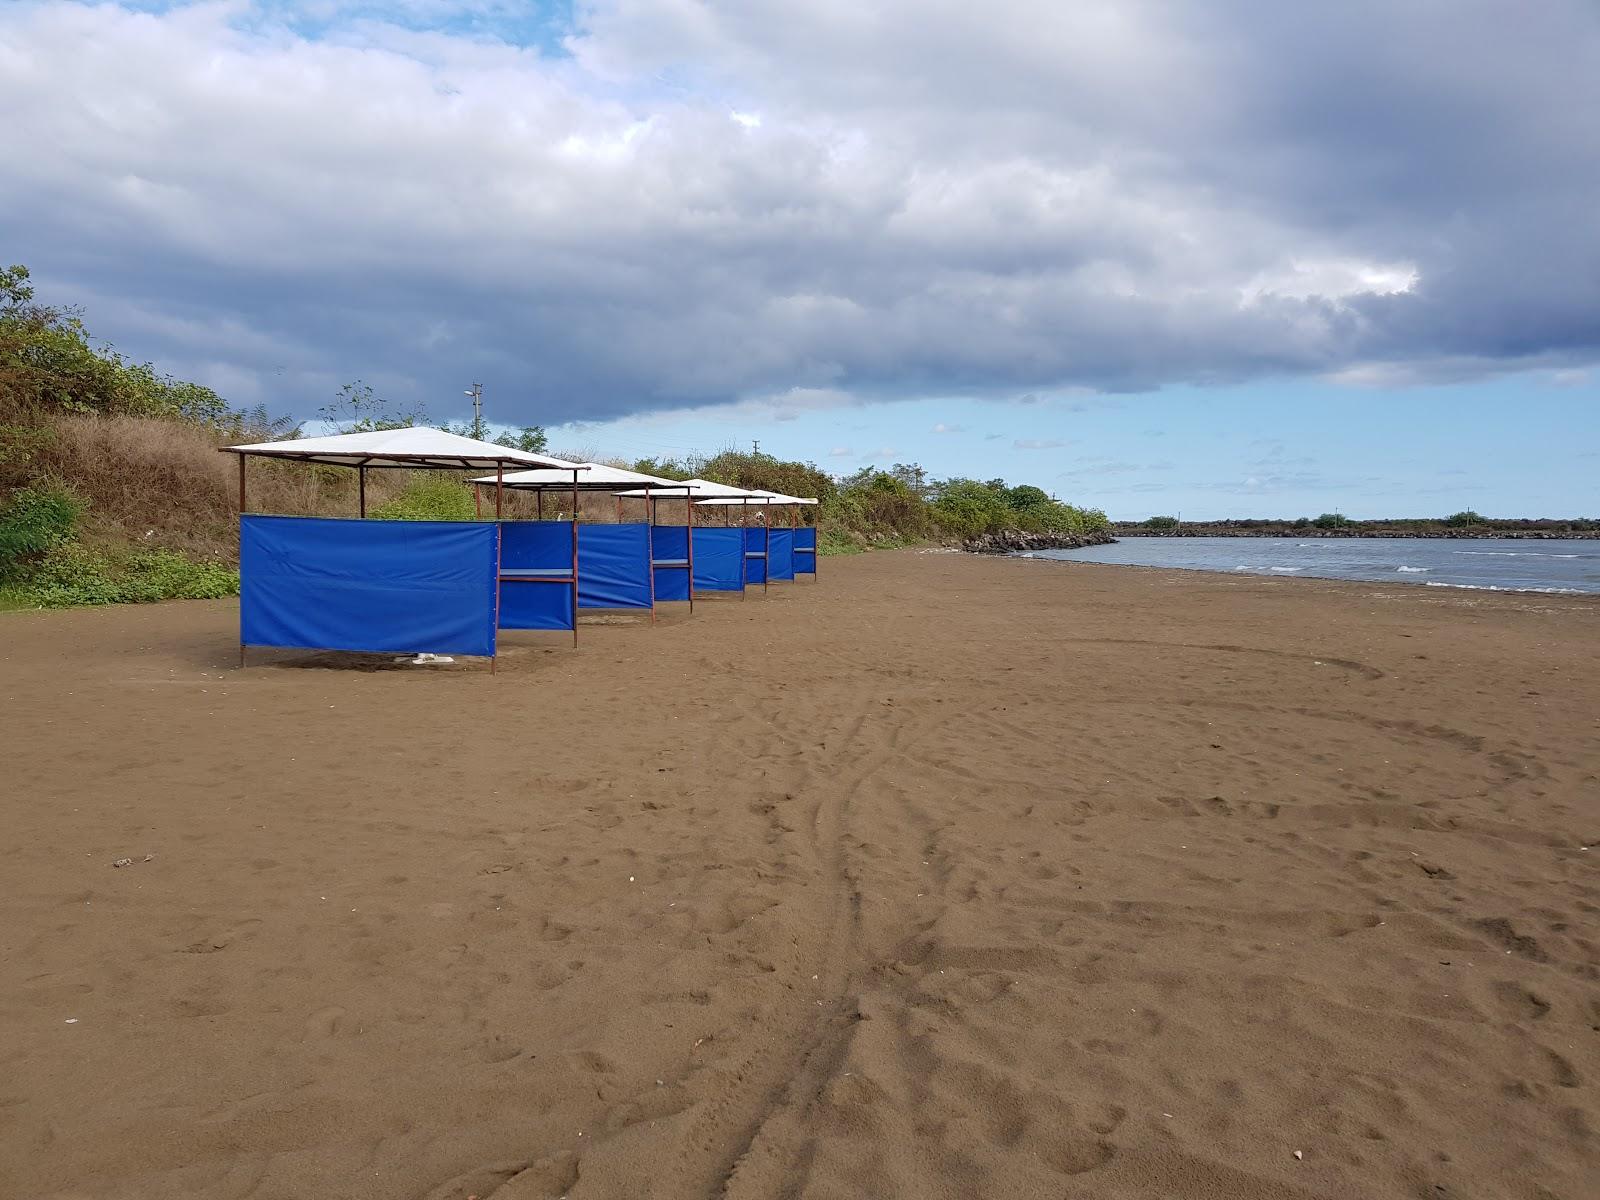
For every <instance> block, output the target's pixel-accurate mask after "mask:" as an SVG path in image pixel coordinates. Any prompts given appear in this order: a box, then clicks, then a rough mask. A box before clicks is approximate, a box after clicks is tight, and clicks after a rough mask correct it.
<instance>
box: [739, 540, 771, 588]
mask: <svg viewBox="0 0 1600 1200" xmlns="http://www.w3.org/2000/svg"><path fill="white" fill-rule="evenodd" d="M742 532H743V533H744V552H745V558H744V581H745V583H746V584H747V585H749V586H752V587H753V586H754V585H755V584H758V583H765V582H766V581H767V531H766V529H765V528H764V527H760V526H758V527H757V528H755V529H746V530H743V531H742Z"/></svg>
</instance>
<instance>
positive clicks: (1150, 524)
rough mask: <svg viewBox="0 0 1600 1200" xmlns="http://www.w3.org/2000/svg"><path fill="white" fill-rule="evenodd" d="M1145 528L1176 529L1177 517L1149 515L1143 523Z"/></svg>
mask: <svg viewBox="0 0 1600 1200" xmlns="http://www.w3.org/2000/svg"><path fill="white" fill-rule="evenodd" d="M1144 527H1145V528H1146V529H1176V528H1177V527H1178V518H1177V517H1151V518H1150V519H1149V520H1147V521H1146V522H1145V523H1144Z"/></svg>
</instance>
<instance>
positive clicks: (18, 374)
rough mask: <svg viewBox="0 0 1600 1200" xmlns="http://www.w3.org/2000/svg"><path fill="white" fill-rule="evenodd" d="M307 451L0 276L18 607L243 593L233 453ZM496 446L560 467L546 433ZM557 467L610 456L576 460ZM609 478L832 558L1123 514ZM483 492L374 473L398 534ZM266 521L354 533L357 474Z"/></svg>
mask: <svg viewBox="0 0 1600 1200" xmlns="http://www.w3.org/2000/svg"><path fill="white" fill-rule="evenodd" d="M318 418H319V420H320V421H322V422H323V423H324V424H326V425H328V426H330V427H331V428H334V429H338V430H357V429H378V428H392V427H396V426H401V425H411V424H424V423H429V422H428V420H427V416H426V414H425V413H422V412H420V411H403V410H396V409H395V408H393V407H392V406H390V405H388V404H386V403H385V402H384V401H383V400H382V399H381V398H380V397H378V396H376V395H374V393H373V391H372V389H371V388H369V387H367V386H365V385H364V384H361V383H360V382H355V383H351V384H347V385H346V386H345V387H344V388H342V389H340V390H339V392H338V393H337V394H336V395H335V396H333V397H331V398H329V400H328V402H327V404H325V405H324V406H322V407H321V408H319V410H318ZM442 427H444V428H450V429H453V430H454V431H455V432H459V433H465V434H469V435H478V436H481V435H482V434H483V432H484V431H483V430H482V429H478V430H474V429H472V428H470V427H463V426H459V425H458V426H450V425H444V426H442ZM297 433H298V426H297V424H296V422H295V421H294V420H292V419H290V418H285V417H279V416H274V415H272V414H270V413H268V412H267V411H266V410H265V409H261V408H254V409H242V410H241V409H236V408H234V407H232V406H231V405H229V403H228V402H227V401H226V400H225V399H224V398H223V397H222V396H220V395H218V394H217V393H216V392H215V391H213V390H211V389H210V388H207V387H204V386H201V385H199V384H195V383H190V382H186V381H184V380H180V379H176V378H173V377H172V376H171V375H167V374H164V373H163V372H161V371H159V370H157V369H156V368H155V367H154V366H153V365H152V364H150V363H147V362H144V363H142V362H138V361H135V360H133V359H130V358H127V357H125V356H124V355H123V354H122V353H121V352H120V351H118V350H117V349H116V348H115V347H111V346H106V345H101V344H98V343H96V341H95V339H93V338H92V336H91V335H90V333H89V330H88V327H87V325H86V324H85V320H84V316H83V314H82V313H81V312H80V311H79V310H77V309H75V308H64V307H57V306H53V305H50V304H48V303H45V302H44V301H42V300H40V299H39V298H37V297H36V295H35V291H34V287H33V284H32V281H31V279H30V277H29V274H28V271H27V269H26V268H25V267H21V266H12V267H7V268H0V608H8V607H9V608H17V607H58V606H66V605H73V604H107V603H119V602H126V601H149V600H162V599H172V598H184V597H195V598H211V597H219V596H226V595H231V594H234V593H236V592H237V590H238V573H237V569H236V567H237V553H238V524H237V516H236V511H235V510H236V496H237V482H236V475H235V467H234V463H233V461H232V458H231V457H230V456H227V455H223V454H219V453H217V450H218V448H219V447H221V446H225V445H230V444H237V443H239V442H242V441H267V440H272V439H275V438H284V437H292V436H296V435H297ZM494 440H496V441H498V442H500V443H501V444H502V445H509V446H517V447H519V448H521V449H525V450H534V451H537V450H544V449H545V448H546V445H545V443H546V438H545V434H544V430H543V429H541V428H539V427H537V426H530V427H527V428H524V429H521V430H516V431H506V432H501V433H499V434H498V435H497V436H495V438H494ZM552 453H555V454H557V455H560V456H562V457H580V458H596V457H603V456H599V455H596V454H595V453H594V452H588V453H583V454H576V453H571V452H568V453H563V451H562V449H561V448H560V447H555V448H553V449H552ZM607 461H614V462H615V463H616V465H619V466H628V467H633V468H634V469H637V470H641V471H646V472H649V473H651V474H655V475H661V476H665V477H668V478H673V479H687V478H690V477H694V476H700V477H704V478H707V479H713V480H716V481H717V482H720V483H726V484H730V485H733V486H736V487H747V488H764V489H768V490H771V491H778V492H785V493H789V494H792V495H800V496H815V497H816V498H817V499H818V500H820V501H821V504H820V506H819V507H818V509H817V510H816V518H817V523H818V525H819V540H820V545H821V548H822V550H823V552H824V553H853V552H858V551H862V550H867V549H873V548H886V547H894V546H907V545H919V544H947V545H971V544H975V543H977V542H978V541H979V540H980V539H984V538H992V537H993V536H995V535H1008V536H1009V535H1017V534H1026V535H1033V536H1039V537H1051V538H1060V539H1088V540H1105V539H1106V538H1107V536H1108V534H1107V532H1106V531H1107V530H1108V529H1109V525H1108V522H1107V521H1106V517H1105V514H1104V513H1102V512H1100V511H1098V510H1096V509H1089V508H1077V507H1074V506H1072V505H1069V504H1063V503H1060V502H1058V501H1056V500H1054V499H1053V498H1052V497H1051V496H1049V495H1048V494H1047V493H1046V492H1045V491H1044V490H1042V489H1040V488H1037V487H1033V486H1031V485H1027V484H1021V485H1016V486H1011V485H1008V484H1007V483H1006V482H1005V481H1004V480H1000V479H990V480H976V479H960V478H956V479H931V478H929V477H928V475H927V473H926V472H925V471H924V470H923V468H921V467H920V466H917V465H915V464H897V465H895V466H894V467H892V468H890V469H889V470H876V469H872V468H867V469H863V470H861V471H858V472H856V473H855V474H853V475H850V476H846V477H844V478H842V479H836V478H834V477H833V476H831V475H829V474H827V473H826V472H824V471H822V470H821V469H820V468H818V467H817V466H816V464H814V463H804V462H794V461H786V460H783V459H780V458H777V457H775V456H773V455H770V454H761V453H747V452H742V451H735V450H724V451H722V452H720V453H713V454H705V455H690V456H688V457H686V458H683V459H678V460H653V459H650V460H642V461H635V462H629V461H624V460H620V459H616V460H607ZM467 478H468V476H467V474H465V473H462V474H460V475H457V474H454V473H448V472H432V471H428V472H407V471H380V472H371V473H369V479H368V485H367V492H368V504H369V508H368V511H369V513H370V514H371V515H372V516H373V517H375V518H380V519H381V518H389V519H428V520H471V519H472V518H473V517H474V516H475V508H474V504H473V497H472V493H471V490H470V488H469V486H468V484H467ZM250 504H251V508H252V510H254V511H258V512H273V513H284V514H290V515H303V516H348V515H353V514H354V512H355V510H356V479H355V473H354V472H352V471H348V470H343V469H340V468H337V467H308V466H305V465H302V464H295V463H282V462H273V461H270V460H259V459H258V460H256V461H255V462H254V463H253V464H252V466H251V469H250ZM510 504H511V509H510V515H513V516H524V515H532V512H533V508H532V504H533V502H532V501H531V500H530V499H528V498H527V497H524V496H518V497H515V498H513V499H511V500H510ZM551 505H552V507H551V511H550V512H547V515H554V513H556V512H559V511H560V503H559V500H555V499H554V498H552V502H551ZM612 505H613V501H611V499H610V498H609V497H604V496H589V497H585V498H584V499H583V500H582V502H581V508H582V509H583V511H584V513H585V515H592V516H594V517H595V518H596V519H600V520H606V519H610V513H611V509H612ZM666 519H681V518H674V517H671V516H667V517H666ZM707 519H715V518H714V517H708V518H707Z"/></svg>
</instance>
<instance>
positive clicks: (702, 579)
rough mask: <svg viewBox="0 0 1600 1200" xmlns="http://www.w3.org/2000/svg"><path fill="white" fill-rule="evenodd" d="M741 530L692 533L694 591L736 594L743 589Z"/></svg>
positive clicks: (712, 530)
mask: <svg viewBox="0 0 1600 1200" xmlns="http://www.w3.org/2000/svg"><path fill="white" fill-rule="evenodd" d="M743 533H744V531H743V530H742V529H696V530H695V531H694V590H695V591H697V592H737V591H741V590H743V588H744V559H743V557H742V553H741V552H742V550H743V547H744V538H743V536H742V535H743Z"/></svg>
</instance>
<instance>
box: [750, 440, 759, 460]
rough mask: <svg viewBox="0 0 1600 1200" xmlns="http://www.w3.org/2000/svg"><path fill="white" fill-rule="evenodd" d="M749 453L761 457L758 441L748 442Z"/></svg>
mask: <svg viewBox="0 0 1600 1200" xmlns="http://www.w3.org/2000/svg"><path fill="white" fill-rule="evenodd" d="M750 453H751V454H752V455H754V456H755V457H756V458H760V457H761V443H760V442H758V441H752V442H751V443H750Z"/></svg>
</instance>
